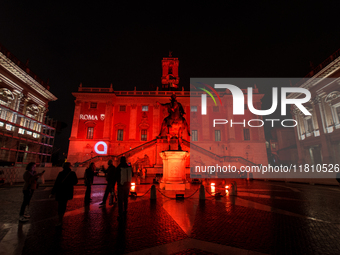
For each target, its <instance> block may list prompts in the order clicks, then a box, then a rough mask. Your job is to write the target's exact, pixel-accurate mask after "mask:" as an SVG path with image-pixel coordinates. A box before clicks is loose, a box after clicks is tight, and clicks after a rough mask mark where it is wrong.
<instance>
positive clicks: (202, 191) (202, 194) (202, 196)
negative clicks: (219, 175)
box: [199, 184, 205, 200]
mask: <svg viewBox="0 0 340 255" xmlns="http://www.w3.org/2000/svg"><path fill="white" fill-rule="evenodd" d="M199 199H200V200H205V188H204V186H203V184H201V186H200V195H199Z"/></svg>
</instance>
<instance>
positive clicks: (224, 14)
mask: <svg viewBox="0 0 340 255" xmlns="http://www.w3.org/2000/svg"><path fill="white" fill-rule="evenodd" d="M121 2H123V1H121ZM159 2H161V1H159ZM162 2H163V1H162ZM211 2H212V1H210V2H209V5H200V3H199V2H195V4H191V5H190V4H187V5H183V3H182V4H181V5H176V4H175V2H172V1H166V2H164V4H161V3H156V4H155V3H152V4H151V3H148V2H146V1H138V2H137V3H131V2H129V3H128V2H127V3H118V1H110V2H108V3H105V4H102V3H97V2H94V1H93V2H91V3H90V4H86V3H82V2H78V3H79V4H76V3H73V2H67V3H62V2H59V1H45V2H43V1H40V2H39V3H37V2H33V1H2V3H1V7H0V9H1V15H0V43H1V44H2V45H4V46H5V47H6V48H7V49H8V50H9V51H11V52H12V53H13V54H14V55H15V56H16V57H17V58H19V59H20V60H21V61H23V62H25V61H26V60H27V59H29V67H30V69H31V70H32V71H33V72H35V73H36V74H37V75H38V76H39V77H40V78H41V79H43V80H45V81H46V80H47V79H49V83H50V87H51V88H50V91H51V92H52V93H53V94H54V95H55V96H56V97H58V100H57V101H56V102H52V103H50V106H49V112H48V115H49V116H50V117H52V118H54V119H56V120H59V121H62V122H65V123H67V125H68V127H67V128H65V129H64V130H63V132H62V134H61V135H60V137H59V139H57V141H56V143H55V147H56V148H57V149H58V148H60V152H66V151H67V147H68V138H69V136H70V132H71V125H72V118H73V111H74V99H75V98H74V97H73V96H72V94H71V93H72V92H76V91H77V89H78V86H79V84H80V82H82V83H83V86H84V87H109V86H110V83H112V84H113V88H114V89H115V90H133V88H134V87H135V86H136V87H137V90H149V89H151V88H153V89H154V88H155V86H159V85H160V83H161V80H160V78H161V60H162V58H163V57H167V56H168V54H169V50H171V51H172V52H173V57H178V58H179V60H180V65H179V75H180V79H181V80H180V84H181V85H182V86H184V87H185V89H186V90H189V79H190V77H303V76H305V75H306V74H307V73H308V72H309V71H311V67H310V61H311V62H312V63H313V64H314V66H317V65H318V64H320V63H321V62H322V61H323V60H325V59H326V58H327V57H329V56H330V55H331V54H332V53H333V52H335V51H336V50H337V49H338V48H340V34H339V13H338V11H339V4H338V2H337V1H334V2H330V3H325V2H321V1H317V2H316V1H314V2H312V1H306V2H303V3H287V2H286V1H251V2H242V3H239V2H237V1H233V2H231V1H230V2H229V1H223V2H222V3H219V4H215V3H211ZM260 92H262V93H264V92H265V91H261V88H260Z"/></svg>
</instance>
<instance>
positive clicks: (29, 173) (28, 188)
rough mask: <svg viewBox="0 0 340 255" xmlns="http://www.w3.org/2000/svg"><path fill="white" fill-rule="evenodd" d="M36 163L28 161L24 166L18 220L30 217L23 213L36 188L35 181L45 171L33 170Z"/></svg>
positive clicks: (25, 219)
mask: <svg viewBox="0 0 340 255" xmlns="http://www.w3.org/2000/svg"><path fill="white" fill-rule="evenodd" d="M35 168H36V164H35V163H34V162H30V163H28V164H27V166H26V171H25V173H24V177H23V178H24V187H23V193H24V201H23V202H22V204H21V208H20V213H19V221H21V222H26V221H28V218H30V215H29V214H25V209H26V206H28V205H29V204H30V201H31V198H32V196H33V193H34V190H35V189H36V188H37V181H38V179H39V177H41V176H42V175H43V174H44V172H45V171H43V172H41V173H37V172H36V171H35Z"/></svg>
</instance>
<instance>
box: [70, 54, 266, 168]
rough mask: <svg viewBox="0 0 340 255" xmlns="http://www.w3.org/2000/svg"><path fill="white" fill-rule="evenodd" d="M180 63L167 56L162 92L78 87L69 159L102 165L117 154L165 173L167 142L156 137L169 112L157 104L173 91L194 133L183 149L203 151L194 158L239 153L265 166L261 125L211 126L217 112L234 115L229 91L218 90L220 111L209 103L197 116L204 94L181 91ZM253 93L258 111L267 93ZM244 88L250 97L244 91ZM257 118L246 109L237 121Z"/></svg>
mask: <svg viewBox="0 0 340 255" xmlns="http://www.w3.org/2000/svg"><path fill="white" fill-rule="evenodd" d="M178 66H179V61H178V59H177V58H172V57H169V58H164V59H163V61H162V67H163V75H162V87H161V90H158V89H157V90H155V91H138V90H137V89H136V88H135V90H134V91H114V90H113V88H112V85H111V87H110V88H88V87H82V85H80V87H79V88H78V92H75V93H73V95H74V96H75V98H76V99H75V111H74V118H73V126H72V132H71V137H70V144H69V151H68V161H70V162H71V163H75V162H79V163H82V162H89V161H95V162H98V161H99V162H98V164H99V165H101V164H103V165H106V161H107V160H108V158H112V159H114V160H117V159H118V157H119V156H122V155H125V156H127V157H128V161H129V162H131V163H132V164H136V163H138V162H144V164H146V166H147V167H149V168H150V169H149V170H150V173H152V172H156V173H157V172H159V171H161V168H162V159H161V158H160V156H159V152H161V151H163V150H166V149H167V148H168V143H167V141H166V139H164V137H163V138H161V137H158V135H159V133H160V130H161V125H162V122H163V120H164V118H165V117H167V116H168V111H167V109H166V108H165V107H162V106H160V105H158V104H157V102H160V103H162V104H164V103H169V102H170V97H171V95H172V94H175V95H176V97H177V101H178V102H180V103H181V104H182V106H183V108H184V111H185V113H186V115H185V116H184V117H185V118H186V120H187V122H188V124H189V126H190V133H191V136H188V134H187V132H186V131H185V132H183V140H184V143H183V145H184V146H183V147H184V148H183V150H187V151H192V150H195V151H196V152H197V153H195V155H196V157H197V155H200V156H199V157H198V158H197V159H195V160H198V161H199V160H204V161H208V160H209V159H210V160H214V159H216V156H217V155H223V156H226V158H228V157H229V159H230V160H235V159H236V158H237V157H238V158H239V159H243V160H244V162H248V163H249V164H251V162H253V163H256V164H266V163H267V154H266V146H265V138H264V129H263V127H260V128H243V127H242V125H235V126H233V127H230V126H229V125H223V126H222V125H220V126H219V127H216V128H213V127H212V125H211V123H212V120H213V118H214V113H215V112H221V111H222V112H223V113H224V116H226V118H229V119H232V118H233V115H232V95H231V93H230V92H229V91H224V92H218V93H219V96H220V97H221V99H222V102H223V106H219V107H217V108H218V109H217V108H216V106H214V105H213V103H212V102H210V101H208V114H207V115H205V116H202V115H200V114H197V113H200V111H201V109H200V106H199V105H200V104H199V102H200V96H201V94H202V93H201V92H190V91H184V89H181V87H180V86H179V76H178ZM253 91H254V92H253V93H254V105H256V106H257V108H258V109H260V107H261V106H260V104H261V101H260V100H261V98H262V97H263V95H262V94H259V93H258V90H257V89H256V88H255V89H254V90H253ZM243 92H244V94H245V96H246V90H243ZM195 105H197V106H195ZM256 118H258V116H254V115H253V114H252V113H251V112H250V111H248V110H246V113H245V115H244V116H237V117H234V118H233V119H234V121H242V120H241V119H246V120H248V119H256ZM190 122H191V123H190ZM101 142H102V143H101ZM116 163H117V162H116ZM189 163H190V159H188V165H189ZM148 172H149V171H148Z"/></svg>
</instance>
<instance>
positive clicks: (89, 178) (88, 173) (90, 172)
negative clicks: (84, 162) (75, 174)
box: [84, 162, 96, 204]
mask: <svg viewBox="0 0 340 255" xmlns="http://www.w3.org/2000/svg"><path fill="white" fill-rule="evenodd" d="M95 170H96V165H95V164H94V162H92V163H91V164H90V166H89V168H87V169H86V170H85V175H84V183H85V186H86V191H85V204H88V203H90V201H91V200H92V199H91V186H92V184H93V178H94V171H95Z"/></svg>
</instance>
